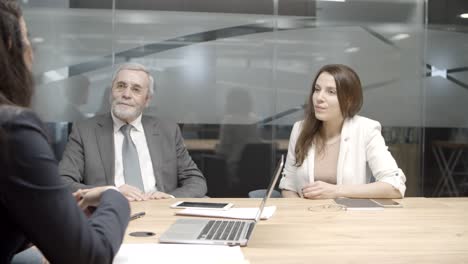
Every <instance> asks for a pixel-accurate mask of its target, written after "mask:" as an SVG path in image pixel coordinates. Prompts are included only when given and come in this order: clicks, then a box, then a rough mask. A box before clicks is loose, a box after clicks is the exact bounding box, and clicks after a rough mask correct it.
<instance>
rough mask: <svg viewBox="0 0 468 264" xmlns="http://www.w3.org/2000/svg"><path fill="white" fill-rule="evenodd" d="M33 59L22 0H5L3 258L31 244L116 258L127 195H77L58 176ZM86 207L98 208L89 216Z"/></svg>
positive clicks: (84, 259) (0, 127) (0, 34)
mask: <svg viewBox="0 0 468 264" xmlns="http://www.w3.org/2000/svg"><path fill="white" fill-rule="evenodd" d="M32 59H33V57H32V49H31V46H30V44H29V40H28V37H27V27H26V24H25V22H24V19H23V17H22V15H21V10H20V8H19V5H18V4H17V3H16V1H13V0H0V168H1V174H0V213H1V217H0V234H1V239H0V263H10V261H11V260H12V258H13V256H14V255H15V254H16V253H18V252H20V251H21V250H23V249H25V248H26V247H27V245H29V244H30V243H32V244H34V245H35V246H36V247H37V248H38V249H39V250H40V251H41V252H42V254H43V255H44V256H45V257H46V258H47V259H48V260H49V261H50V262H52V263H112V260H113V258H114V255H115V254H116V253H117V251H118V249H119V247H120V244H121V243H122V239H123V236H124V234H125V229H126V227H127V224H128V221H129V212H130V209H129V204H128V201H127V199H126V198H125V197H124V196H123V195H122V194H120V192H118V191H117V190H115V187H100V188H95V189H93V190H92V191H79V192H77V193H75V195H74V196H73V195H72V193H70V192H69V189H68V187H67V186H66V185H65V184H64V183H63V182H62V181H61V179H60V176H59V175H58V168H57V161H56V160H55V157H54V154H53V153H52V150H51V148H50V146H49V143H48V141H47V137H46V134H45V132H44V130H43V126H42V122H41V121H40V120H39V118H38V117H37V116H36V115H35V114H34V113H33V112H32V111H31V110H30V109H29V104H30V101H31V97H32V81H31V80H32V77H31V72H30V69H31V63H32ZM77 201H78V202H77ZM80 207H81V208H80ZM88 207H95V208H96V209H95V211H94V213H93V214H92V215H90V216H89V217H87V216H86V214H85V212H87V213H89V211H87V210H88Z"/></svg>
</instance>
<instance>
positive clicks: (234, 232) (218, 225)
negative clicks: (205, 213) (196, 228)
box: [197, 220, 246, 241]
mask: <svg viewBox="0 0 468 264" xmlns="http://www.w3.org/2000/svg"><path fill="white" fill-rule="evenodd" d="M245 224H246V222H245V221H229V220H210V221H209V222H208V224H207V225H206V226H205V227H204V228H203V230H202V231H201V233H200V235H198V237H197V239H199V240H226V241H230V240H238V239H239V237H240V234H241V233H242V230H243V229H244V226H245Z"/></svg>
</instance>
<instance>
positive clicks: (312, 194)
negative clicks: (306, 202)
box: [302, 181, 338, 199]
mask: <svg viewBox="0 0 468 264" xmlns="http://www.w3.org/2000/svg"><path fill="white" fill-rule="evenodd" d="M302 194H303V196H304V198H307V199H330V198H336V197H338V186H337V185H335V184H330V183H326V182H323V181H316V182H313V183H309V184H307V185H305V186H304V187H303V188H302Z"/></svg>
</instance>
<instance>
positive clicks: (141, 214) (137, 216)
mask: <svg viewBox="0 0 468 264" xmlns="http://www.w3.org/2000/svg"><path fill="white" fill-rule="evenodd" d="M145 214H146V213H145V212H138V213H135V214H132V215H131V216H130V221H132V220H135V219H137V218H140V217H143V216H145Z"/></svg>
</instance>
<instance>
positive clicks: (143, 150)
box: [112, 113, 157, 193]
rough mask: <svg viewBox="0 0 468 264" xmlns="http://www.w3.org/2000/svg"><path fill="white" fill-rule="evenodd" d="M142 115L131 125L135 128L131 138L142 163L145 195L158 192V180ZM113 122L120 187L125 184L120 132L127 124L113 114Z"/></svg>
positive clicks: (116, 174)
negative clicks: (155, 175)
mask: <svg viewBox="0 0 468 264" xmlns="http://www.w3.org/2000/svg"><path fill="white" fill-rule="evenodd" d="M141 117H142V115H140V116H139V117H138V118H137V119H135V120H134V121H133V122H131V123H130V124H131V125H132V126H133V127H132V130H131V131H130V137H131V138H132V140H133V143H135V146H136V149H137V151H138V160H139V162H140V172H141V176H142V177H143V186H144V188H145V189H144V192H145V193H151V192H155V191H157V189H156V179H155V177H154V170H153V163H152V162H151V156H150V153H149V149H148V144H147V142H146V137H145V131H144V129H143V124H142V123H141ZM112 120H113V121H114V147H115V148H114V149H115V151H114V152H115V168H114V171H115V175H114V177H115V186H117V187H119V186H122V185H124V184H125V178H124V175H123V163H122V144H123V140H124V135H123V134H122V132H121V131H120V128H121V127H122V126H123V125H125V124H126V123H125V122H122V120H120V119H118V118H117V117H115V116H114V114H113V113H112Z"/></svg>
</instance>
